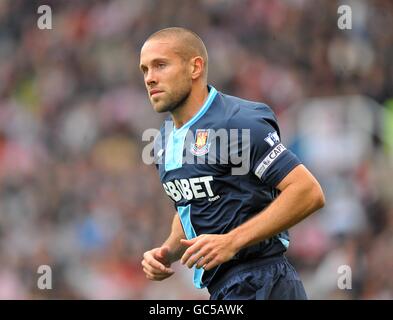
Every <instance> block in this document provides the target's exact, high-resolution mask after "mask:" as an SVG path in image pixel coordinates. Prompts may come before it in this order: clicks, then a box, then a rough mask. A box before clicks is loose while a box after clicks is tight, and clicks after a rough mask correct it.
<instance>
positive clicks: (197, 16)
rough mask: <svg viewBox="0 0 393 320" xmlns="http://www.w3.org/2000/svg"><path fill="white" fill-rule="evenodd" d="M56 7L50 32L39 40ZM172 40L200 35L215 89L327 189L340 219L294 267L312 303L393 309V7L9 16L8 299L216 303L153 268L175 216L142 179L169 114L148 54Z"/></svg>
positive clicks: (60, 6) (1, 121)
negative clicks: (272, 132) (343, 282)
mask: <svg viewBox="0 0 393 320" xmlns="http://www.w3.org/2000/svg"><path fill="white" fill-rule="evenodd" d="M43 4H45V5H49V6H50V7H51V9H52V14H53V18H52V27H53V28H52V29H51V30H40V29H39V28H38V27H37V19H38V18H39V16H40V15H39V14H38V13H37V9H38V7H39V5H43ZM341 4H346V5H349V6H350V7H351V8H352V29H351V30H340V29H339V28H338V27H337V19H338V17H339V15H338V14H337V8H338V6H339V5H341ZM168 26H184V27H188V28H191V29H192V30H194V31H195V32H197V33H198V34H200V36H201V37H202V39H203V40H204V41H205V43H206V46H207V48H208V52H209V62H210V65H209V82H210V83H211V84H212V85H214V86H215V87H216V88H217V89H218V90H220V91H223V92H225V93H228V94H232V95H237V96H240V97H243V98H246V99H250V100H256V101H261V102H265V103H267V104H269V105H270V106H271V107H272V108H273V110H274V111H275V112H276V114H277V116H278V118H279V120H280V125H281V128H282V131H283V135H284V141H286V144H287V145H289V147H291V148H292V149H293V150H294V151H295V152H296V153H297V154H298V156H299V157H300V158H301V159H302V161H304V163H305V164H306V165H307V166H308V167H309V168H310V169H311V171H312V172H313V173H314V174H315V175H316V176H317V177H318V179H319V180H320V182H321V184H322V186H323V189H324V191H325V193H326V198H327V205H326V207H325V208H324V209H323V210H321V211H320V212H318V213H316V214H315V215H313V216H311V217H310V218H308V219H307V220H305V221H303V222H302V223H301V224H299V225H297V226H296V227H294V228H292V229H291V231H290V233H291V236H292V242H291V245H290V249H289V251H288V257H289V259H290V261H292V262H293V263H294V265H295V266H296V268H297V269H298V270H299V273H300V275H301V277H302V279H303V281H304V284H305V286H306V289H307V291H308V294H309V297H310V298H311V299H393V273H392V270H393V187H392V181H393V153H392V152H393V32H392V30H393V2H392V1H390V0H353V1H351V0H347V1H330V0H266V1H264V0H244V1H242V0H196V1H184V0H165V1H158V0H145V1H142V0H88V1H82V0H73V1H70V0H46V1H30V0H2V1H0V299H155V298H157V299H206V298H208V294H207V292H206V291H205V290H197V289H194V288H193V286H192V281H191V273H190V271H188V270H186V269H185V268H181V267H180V266H179V265H178V264H175V266H174V268H175V270H176V274H175V275H174V276H173V277H172V278H170V279H168V280H166V281H164V282H160V283H156V282H150V281H148V280H147V279H146V278H145V277H144V275H143V273H142V270H141V266H140V261H141V259H142V254H143V252H144V251H146V250H148V249H151V248H153V247H156V246H158V245H160V244H161V243H162V241H163V240H164V239H165V238H166V236H167V235H168V231H169V228H170V223H171V220H172V217H173V214H174V211H173V206H172V204H171V202H170V200H169V199H167V196H166V195H165V192H164V191H163V189H162V186H161V185H160V183H159V179H158V175H157V173H156V171H155V168H154V166H148V165H145V164H144V163H143V162H142V158H141V153H142V149H143V147H144V146H145V145H146V144H147V142H143V141H142V138H141V137H142V133H143V131H144V130H145V129H147V128H158V127H159V125H160V123H161V121H162V120H163V115H158V114H155V113H154V112H153V110H152V107H151V105H150V103H149V101H148V98H147V95H146V92H145V89H144V85H143V79H142V76H141V74H140V72H139V70H138V63H139V50H140V47H141V45H142V44H143V41H144V39H146V37H147V36H148V35H150V34H151V33H152V32H154V31H156V30H158V29H161V28H163V27H168ZM40 265H49V266H50V267H51V269H52V277H53V280H52V289H51V290H40V289H38V287H37V280H38V278H39V276H40V274H38V273H37V270H38V267H39V266H40ZM345 265H347V266H349V267H350V268H351V271H352V272H351V278H352V283H351V289H350V290H341V289H339V287H338V281H339V278H340V276H341V275H342V274H341V273H340V272H342V270H341V269H340V266H345ZM340 270H341V271H340ZM347 284H348V283H347Z"/></svg>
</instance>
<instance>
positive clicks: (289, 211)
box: [228, 185, 324, 251]
mask: <svg viewBox="0 0 393 320" xmlns="http://www.w3.org/2000/svg"><path fill="white" fill-rule="evenodd" d="M319 192H320V190H319V189H318V187H316V186H315V185H313V186H310V185H305V186H303V187H302V188H299V186H298V185H290V186H288V187H287V188H286V189H285V190H283V191H282V193H281V194H280V195H279V196H278V197H277V199H275V200H274V201H273V202H272V204H271V205H270V206H269V207H267V208H266V209H264V210H263V211H262V212H260V213H259V214H258V215H256V216H255V217H253V218H251V219H250V220H249V221H247V222H245V223H244V224H242V225H241V226H239V227H237V228H235V229H233V230H232V231H231V232H229V234H228V235H230V236H231V238H232V239H233V244H234V246H235V250H236V251H238V250H240V249H242V248H245V247H248V246H250V245H253V244H256V243H258V242H260V241H263V240H266V239H269V238H271V237H272V236H274V235H276V234H278V233H280V232H282V231H284V230H287V229H289V228H290V227H292V226H293V225H295V224H297V223H298V222H300V221H301V220H303V219H304V218H306V217H307V216H308V215H310V214H311V213H312V212H314V211H316V210H318V209H319V208H321V207H322V206H323V201H324V200H323V197H322V198H321V197H320V196H319Z"/></svg>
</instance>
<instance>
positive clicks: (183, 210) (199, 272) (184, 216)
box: [177, 204, 205, 289]
mask: <svg viewBox="0 0 393 320" xmlns="http://www.w3.org/2000/svg"><path fill="white" fill-rule="evenodd" d="M177 210H178V213H179V216H180V221H181V224H182V226H183V230H184V233H185V234H186V237H187V239H188V240H190V239H193V238H195V237H196V233H195V230H194V227H193V226H192V223H191V205H190V204H189V205H188V206H186V207H180V206H179V207H177ZM204 271H205V270H204V269H202V268H200V269H197V268H196V267H195V266H194V286H195V287H196V288H198V289H202V288H204V286H203V285H202V276H203V272H204Z"/></svg>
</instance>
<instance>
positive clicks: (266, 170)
mask: <svg viewBox="0 0 393 320" xmlns="http://www.w3.org/2000/svg"><path fill="white" fill-rule="evenodd" d="M233 125H235V126H236V127H238V128H240V127H241V128H242V129H243V130H244V129H249V141H247V143H244V141H243V142H242V147H241V150H242V153H244V152H247V153H248V154H249V168H250V173H253V174H255V175H256V176H257V177H258V178H259V179H260V180H261V181H262V182H263V183H265V184H267V185H269V186H271V187H274V188H275V187H276V186H277V185H278V184H279V183H280V182H281V180H282V179H283V178H285V176H286V175H287V174H288V173H289V172H290V171H292V170H293V169H294V168H295V167H296V166H298V165H299V164H301V162H300V160H299V159H298V157H297V156H296V155H295V154H294V153H293V152H292V151H290V150H289V149H287V148H286V146H284V144H283V143H282V142H281V138H280V133H279V127H278V125H277V122H276V121H275V117H274V116H272V117H268V118H267V117H264V116H263V114H261V115H260V114H259V113H258V111H254V112H252V113H250V115H248V117H247V118H245V117H244V116H240V117H238V118H237V119H236V120H235V121H234V122H233Z"/></svg>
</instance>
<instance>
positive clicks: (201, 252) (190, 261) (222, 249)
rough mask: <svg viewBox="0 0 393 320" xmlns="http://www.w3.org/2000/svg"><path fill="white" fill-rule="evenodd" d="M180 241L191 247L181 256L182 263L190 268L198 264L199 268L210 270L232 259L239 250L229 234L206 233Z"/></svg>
mask: <svg viewBox="0 0 393 320" xmlns="http://www.w3.org/2000/svg"><path fill="white" fill-rule="evenodd" d="M180 242H181V243H182V244H183V245H185V246H188V247H189V248H188V249H187V250H186V251H185V252H184V254H183V256H182V258H181V263H182V264H186V265H187V266H188V267H189V268H191V267H192V266H193V265H194V264H196V267H197V268H201V267H203V269H205V270H210V269H212V268H214V267H216V266H218V265H219V264H221V263H224V262H226V261H228V260H230V259H231V258H232V257H233V256H234V255H235V254H236V252H237V250H236V249H235V248H234V246H233V241H232V237H231V236H230V235H228V234H204V235H200V236H199V237H196V238H194V239H191V240H184V239H182V240H180Z"/></svg>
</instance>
